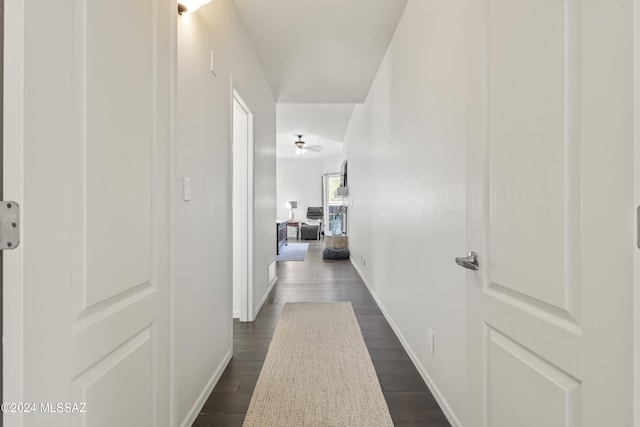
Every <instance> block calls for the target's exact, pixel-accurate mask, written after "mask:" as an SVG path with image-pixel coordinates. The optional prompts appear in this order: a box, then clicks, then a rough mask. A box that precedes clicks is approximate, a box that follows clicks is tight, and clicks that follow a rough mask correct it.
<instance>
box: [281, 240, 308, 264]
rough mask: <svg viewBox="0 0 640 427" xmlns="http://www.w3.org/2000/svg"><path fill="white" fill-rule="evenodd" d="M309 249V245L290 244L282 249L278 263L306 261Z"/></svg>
mask: <svg viewBox="0 0 640 427" xmlns="http://www.w3.org/2000/svg"><path fill="white" fill-rule="evenodd" d="M308 249H309V244H308V243H289V244H287V245H284V246H282V247H281V248H280V254H279V255H278V256H276V261H304V259H305V257H306V256H307V250H308Z"/></svg>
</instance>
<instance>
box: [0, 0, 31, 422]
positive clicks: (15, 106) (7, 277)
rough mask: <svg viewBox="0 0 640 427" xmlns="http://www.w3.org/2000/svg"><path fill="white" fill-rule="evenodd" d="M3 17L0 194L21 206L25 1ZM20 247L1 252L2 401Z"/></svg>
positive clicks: (18, 350) (11, 392) (17, 338)
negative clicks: (1, 170) (0, 180)
mask: <svg viewBox="0 0 640 427" xmlns="http://www.w3.org/2000/svg"><path fill="white" fill-rule="evenodd" d="M4 16H5V27H4V31H5V32H4V37H5V47H4V49H5V50H4V58H5V61H4V82H5V84H4V100H3V102H4V105H3V115H4V130H3V139H4V158H3V164H4V173H3V192H4V195H5V197H9V198H11V200H15V201H16V202H18V203H19V204H21V205H22V206H24V203H23V202H24V194H23V143H24V139H23V136H24V133H23V132H24V114H23V107H24V98H23V95H24V92H23V86H24V74H23V68H24V19H25V11H24V2H18V1H9V2H6V4H5V10H4ZM21 222H22V218H21ZM27 226H28V225H27ZM23 229H24V228H23ZM23 246H24V245H20V246H18V247H17V248H16V249H14V250H13V251H10V252H8V253H6V254H5V255H4V259H3V282H4V299H3V308H2V311H3V326H4V331H3V339H4V347H3V359H4V366H3V380H4V384H3V400H4V401H5V402H22V401H23V400H24V399H23V394H24V391H23V390H24V389H23V382H22V377H23V375H22V374H23V370H24V364H23V356H24V353H23V348H24V340H23V328H24V323H23V315H24V312H23V292H22V287H23V286H22V284H23V275H22V273H23V268H22V265H23ZM3 419H4V425H5V426H7V427H21V426H22V425H23V417H22V414H12V416H11V417H4V414H3Z"/></svg>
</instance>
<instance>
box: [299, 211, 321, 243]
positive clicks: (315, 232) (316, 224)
mask: <svg viewBox="0 0 640 427" xmlns="http://www.w3.org/2000/svg"><path fill="white" fill-rule="evenodd" d="M323 218H324V211H323V209H322V207H309V208H307V219H306V220H305V221H303V222H301V223H300V239H303V240H320V237H321V236H322V233H323V230H322V225H323V224H322V221H323Z"/></svg>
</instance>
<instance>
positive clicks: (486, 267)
mask: <svg viewBox="0 0 640 427" xmlns="http://www.w3.org/2000/svg"><path fill="white" fill-rule="evenodd" d="M467 4H468V26H467V28H468V35H467V36H468V69H467V73H468V94H469V101H468V116H467V118H468V140H469V146H468V197H467V209H468V236H467V237H468V238H467V241H468V249H469V250H470V251H471V250H473V251H475V252H477V254H478V264H479V269H478V270H477V271H473V270H468V271H467V273H466V274H467V279H468V280H467V282H468V284H467V301H468V303H467V334H468V354H467V358H468V365H467V375H468V390H467V391H468V396H467V397H468V399H467V405H468V412H467V414H466V419H465V425H466V426H492V427H515V426H517V427H527V426H530V427H541V426H544V427H555V426H558V427H560V426H573V427H576V426H593V427H601V426H631V425H632V342H633V341H632V334H631V326H632V306H631V301H632V249H633V220H632V219H633V205H632V166H633V165H632V157H633V152H632V136H633V129H632V113H633V111H632V94H633V87H632V8H631V6H632V5H631V1H628V0H616V1H612V0H589V1H586V0H544V1H541V0H468V2H467ZM467 266H468V265H467Z"/></svg>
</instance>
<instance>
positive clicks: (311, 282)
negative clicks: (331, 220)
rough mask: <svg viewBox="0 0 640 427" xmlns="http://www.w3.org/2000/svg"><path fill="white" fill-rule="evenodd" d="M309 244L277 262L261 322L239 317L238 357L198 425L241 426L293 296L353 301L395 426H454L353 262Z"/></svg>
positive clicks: (235, 343)
mask: <svg viewBox="0 0 640 427" xmlns="http://www.w3.org/2000/svg"><path fill="white" fill-rule="evenodd" d="M289 241H290V242H294V243H295V240H289ZM308 243H309V252H308V253H307V257H306V260H305V261H304V262H302V261H287V262H279V263H278V277H279V281H278V284H277V285H276V286H275V287H274V288H273V291H272V292H271V294H270V295H269V297H268V299H267V302H266V303H265V304H264V306H263V307H262V310H261V311H260V313H259V314H258V317H257V319H256V321H255V322H253V323H240V322H238V321H236V320H234V324H233V326H234V328H233V338H234V340H233V348H234V353H233V359H232V360H231V362H230V363H229V365H228V366H227V368H226V370H225V371H224V373H223V375H222V377H221V378H220V381H219V382H218V384H217V385H216V387H215V389H214V390H213V392H212V393H211V396H210V397H209V399H208V400H207V402H206V404H205V405H204V407H203V408H202V411H201V414H200V415H199V416H198V419H197V420H196V422H195V423H194V424H193V427H241V426H242V423H243V421H244V416H245V414H246V412H247V408H248V407H249V401H250V400H251V393H252V392H253V389H254V387H255V384H256V381H257V380H258V375H259V374H260V369H261V368H262V364H263V362H264V359H265V356H266V355H267V350H268V349H269V343H270V342H271V337H272V335H273V332H274V330H275V328H276V325H277V324H278V320H279V318H280V312H281V311H282V308H283V306H284V304H285V303H286V302H294V301H351V302H352V305H353V309H354V311H355V314H356V317H357V318H358V322H359V323H360V329H361V330H362V335H363V336H364V340H365V342H366V344H367V348H368V349H369V353H370V355H371V359H372V360H373V364H374V366H375V369H376V372H377V374H378V378H379V380H380V385H381V386H382V391H383V393H384V397H385V399H386V401H387V405H388V406H389V411H390V412H391V417H392V419H393V422H394V425H395V426H396V427H414V426H415V427H417V426H420V427H432V426H433V427H436V426H437V427H440V426H450V424H449V422H448V421H447V419H446V418H445V416H444V414H443V413H442V411H441V409H440V407H439V406H438V404H437V403H436V400H435V399H434V397H433V396H432V395H431V393H430V392H429V390H428V389H427V387H426V385H425V384H424V382H423V380H422V377H421V376H420V375H419V374H418V371H417V370H416V368H415V367H414V365H413V363H412V362H411V360H410V359H409V356H408V355H407V353H406V352H405V351H404V349H403V348H402V345H401V344H400V341H399V340H398V338H397V337H396V335H395V334H394V332H393V330H392V329H391V327H390V326H389V324H388V323H387V321H386V320H385V318H384V316H383V315H382V312H381V311H380V309H379V308H378V306H377V304H376V302H375V301H374V299H373V297H372V296H371V294H370V293H369V291H368V289H367V288H366V286H365V285H364V283H363V282H362V280H361V279H360V276H359V275H358V273H357V272H356V270H355V269H354V268H353V266H352V265H351V263H350V262H349V261H348V260H347V261H323V260H322V249H323V246H322V245H323V242H321V241H309V242H308Z"/></svg>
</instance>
